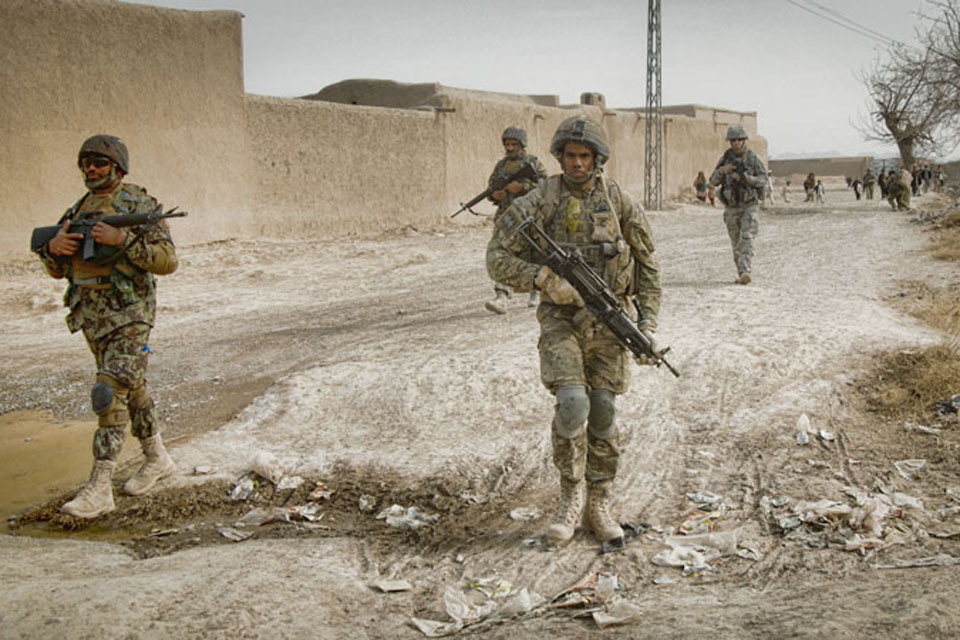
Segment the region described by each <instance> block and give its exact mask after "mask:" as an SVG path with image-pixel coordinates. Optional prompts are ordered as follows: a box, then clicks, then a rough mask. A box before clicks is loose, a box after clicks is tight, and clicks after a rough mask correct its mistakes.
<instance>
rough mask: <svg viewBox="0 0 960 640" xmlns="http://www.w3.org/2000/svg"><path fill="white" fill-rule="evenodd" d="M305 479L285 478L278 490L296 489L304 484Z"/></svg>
mask: <svg viewBox="0 0 960 640" xmlns="http://www.w3.org/2000/svg"><path fill="white" fill-rule="evenodd" d="M303 482H304V481H303V478H301V477H300V476H283V478H281V479H280V482H278V483H277V489H280V490H283V489H296V488H297V487H299V486H300V485H302V484H303Z"/></svg>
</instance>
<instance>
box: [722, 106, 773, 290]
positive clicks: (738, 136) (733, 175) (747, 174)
mask: <svg viewBox="0 0 960 640" xmlns="http://www.w3.org/2000/svg"><path fill="white" fill-rule="evenodd" d="M727 140H729V141H730V148H729V149H727V150H726V151H724V152H723V155H722V156H721V157H720V161H719V162H717V168H716V169H714V170H713V175H711V176H710V182H711V184H714V185H717V186H719V187H720V201H721V202H723V204H724V207H725V209H724V211H723V221H724V222H725V223H726V225H727V233H729V234H730V243H731V244H732V245H733V261H734V263H735V264H736V265H737V274H738V278H737V282H739V283H740V284H750V279H751V276H750V271H751V269H752V267H753V240H754V238H756V237H757V229H758V227H759V222H758V220H757V200H758V194H759V193H760V189H762V188H763V186H764V184H766V181H767V171H766V169H764V168H763V163H762V162H760V158H758V157H757V156H756V154H754V153H753V151H750V150H749V149H747V132H746V130H744V128H743V127H742V126H741V125H739V124H734V125H730V128H728V129H727Z"/></svg>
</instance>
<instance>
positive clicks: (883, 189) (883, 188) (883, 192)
mask: <svg viewBox="0 0 960 640" xmlns="http://www.w3.org/2000/svg"><path fill="white" fill-rule="evenodd" d="M877 186H878V187H880V199H881V200H886V199H887V170H886V169H880V175H878V176H877Z"/></svg>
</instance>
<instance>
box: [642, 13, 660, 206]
mask: <svg viewBox="0 0 960 640" xmlns="http://www.w3.org/2000/svg"><path fill="white" fill-rule="evenodd" d="M647 7H648V10H647V111H646V116H647V153H646V157H645V161H644V197H643V206H644V207H645V208H647V209H650V210H659V209H660V206H661V204H662V202H663V102H662V100H661V98H660V63H661V59H660V0H648V2H647Z"/></svg>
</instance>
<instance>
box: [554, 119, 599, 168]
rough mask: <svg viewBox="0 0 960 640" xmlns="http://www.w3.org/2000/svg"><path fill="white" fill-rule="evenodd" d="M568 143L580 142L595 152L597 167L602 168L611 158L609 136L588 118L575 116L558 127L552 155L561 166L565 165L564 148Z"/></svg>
mask: <svg viewBox="0 0 960 640" xmlns="http://www.w3.org/2000/svg"><path fill="white" fill-rule="evenodd" d="M568 142H579V143H580V144H584V145H586V146H588V147H590V149H592V150H593V153H594V155H595V156H596V163H597V166H601V165H602V164H603V163H605V162H606V161H607V160H608V159H609V158H610V147H609V146H608V145H607V134H605V133H604V132H603V128H602V127H601V126H600V125H599V124H597V123H596V122H594V121H593V120H591V119H590V118H588V117H587V116H583V115H580V116H573V117H572V118H567V119H566V120H564V121H563V122H561V123H560V126H559V127H557V132H556V133H554V134H553V140H552V141H551V142H550V153H551V154H552V155H553V157H555V158H556V159H557V160H558V161H559V162H560V163H561V164H562V163H563V160H562V158H563V146H564V145H565V144H566V143H568Z"/></svg>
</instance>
